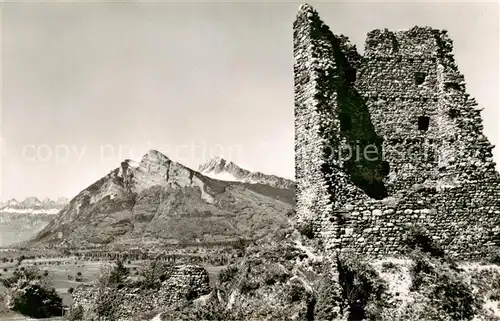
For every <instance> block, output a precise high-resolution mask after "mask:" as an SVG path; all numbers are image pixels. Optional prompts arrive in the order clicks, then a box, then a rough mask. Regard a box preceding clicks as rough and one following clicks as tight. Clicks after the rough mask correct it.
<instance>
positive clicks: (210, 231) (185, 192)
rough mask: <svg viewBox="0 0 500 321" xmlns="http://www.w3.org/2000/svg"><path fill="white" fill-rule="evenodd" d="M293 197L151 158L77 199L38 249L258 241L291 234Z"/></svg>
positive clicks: (41, 237)
mask: <svg viewBox="0 0 500 321" xmlns="http://www.w3.org/2000/svg"><path fill="white" fill-rule="evenodd" d="M247 185H249V186H247ZM293 193H294V192H293V191H292V190H286V189H279V188H274V187H269V186H268V187H266V188H264V187H260V188H258V186H253V184H245V183H240V182H223V181H219V180H214V179H211V178H208V177H206V176H204V175H202V174H200V173H199V172H196V171H194V170H191V169H189V168H187V167H185V166H183V165H182V164H179V163H176V162H173V161H171V160H170V159H169V158H167V157H166V156H165V155H163V154H161V153H159V152H158V151H154V150H153V151H149V152H148V153H147V154H146V155H144V157H143V158H142V159H141V161H140V162H138V163H136V162H133V161H131V160H125V161H124V162H122V163H121V165H120V167H119V168H116V169H115V170H113V171H111V172H110V173H109V174H108V175H106V176H105V177H103V178H101V179H100V180H98V181H97V182H95V183H94V184H92V185H91V186H89V187H88V188H86V189H85V190H83V191H82V192H81V193H79V194H78V195H77V196H76V197H75V198H73V199H72V200H71V202H70V203H69V205H68V206H67V207H66V208H64V209H63V210H62V211H61V212H60V213H59V215H58V216H57V217H55V218H54V220H53V221H51V223H50V224H49V225H48V226H47V227H46V228H45V229H44V230H43V231H41V232H40V233H39V234H38V236H37V237H36V239H35V240H34V242H33V244H42V243H43V244H47V243H49V244H54V245H61V246H77V247H80V246H84V245H86V244H87V245H88V244H109V243H120V244H132V245H137V244H143V243H146V242H148V243H150V242H162V243H183V242H212V241H221V240H231V239H238V238H255V237H260V236H262V235H265V234H267V233H270V232H271V231H273V230H276V229H279V228H282V227H284V226H288V220H287V218H286V214H287V212H289V211H291V210H292V208H293V201H292V200H293Z"/></svg>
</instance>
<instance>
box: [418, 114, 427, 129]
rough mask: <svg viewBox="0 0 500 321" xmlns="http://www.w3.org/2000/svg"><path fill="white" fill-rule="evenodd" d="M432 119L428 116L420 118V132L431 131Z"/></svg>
mask: <svg viewBox="0 0 500 321" xmlns="http://www.w3.org/2000/svg"><path fill="white" fill-rule="evenodd" d="M429 122H430V118H429V117H427V116H420V117H418V129H419V130H428V129H429Z"/></svg>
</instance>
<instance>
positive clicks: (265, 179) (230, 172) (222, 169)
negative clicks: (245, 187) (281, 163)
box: [198, 156, 295, 189]
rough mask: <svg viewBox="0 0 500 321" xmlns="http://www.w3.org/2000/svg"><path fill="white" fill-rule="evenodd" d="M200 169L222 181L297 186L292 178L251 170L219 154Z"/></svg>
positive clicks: (285, 186) (206, 174)
mask: <svg viewBox="0 0 500 321" xmlns="http://www.w3.org/2000/svg"><path fill="white" fill-rule="evenodd" d="M198 170H199V171H200V173H202V174H203V175H205V176H208V177H210V178H214V179H218V180H221V181H236V182H244V183H250V184H263V185H269V186H272V187H277V188H284V189H290V188H294V187H295V182H294V181H292V180H289V179H286V178H283V177H278V176H275V175H268V174H263V173H261V172H251V171H249V170H246V169H244V168H241V167H239V166H238V165H236V164H235V163H233V162H232V161H227V160H225V159H224V158H222V157H219V156H218V157H214V158H213V159H211V160H210V161H208V162H207V163H205V164H203V165H201V166H200V167H199V168H198Z"/></svg>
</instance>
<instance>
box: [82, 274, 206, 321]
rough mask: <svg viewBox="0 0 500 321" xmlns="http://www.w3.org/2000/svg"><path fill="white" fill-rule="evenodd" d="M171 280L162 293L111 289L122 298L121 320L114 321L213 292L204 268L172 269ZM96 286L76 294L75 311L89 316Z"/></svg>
mask: <svg viewBox="0 0 500 321" xmlns="http://www.w3.org/2000/svg"><path fill="white" fill-rule="evenodd" d="M172 268H173V271H172V274H171V276H170V277H169V278H168V279H166V280H165V281H164V282H163V283H162V285H161V287H160V288H159V289H141V288H128V287H124V288H121V289H118V290H117V289H110V291H113V292H116V293H114V295H117V296H119V297H120V298H121V303H120V306H119V307H118V309H117V311H118V315H117V319H115V320H112V321H120V320H124V321H125V320H130V319H131V318H132V317H133V316H136V315H138V314H141V313H145V312H150V311H155V310H158V309H163V308H165V307H168V306H173V305H175V304H178V303H181V302H184V301H186V300H187V299H188V296H192V298H195V297H199V296H201V295H205V294H208V293H209V292H210V291H211V288H210V284H209V277H208V273H207V271H206V270H205V269H204V268H203V267H199V266H194V265H181V266H174V267H172ZM95 301H96V289H95V288H94V286H80V287H77V288H76V289H75V291H74V292H73V308H75V307H77V306H82V307H83V308H84V311H85V315H89V313H90V310H89V309H90V308H91V307H93V306H95V305H96V303H95Z"/></svg>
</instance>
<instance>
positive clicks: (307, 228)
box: [297, 222, 315, 239]
mask: <svg viewBox="0 0 500 321" xmlns="http://www.w3.org/2000/svg"><path fill="white" fill-rule="evenodd" d="M297 230H298V231H299V232H300V234H302V235H304V236H305V237H307V238H308V239H313V238H314V234H315V233H314V225H313V224H312V222H304V223H302V224H300V225H299V226H298V227H297Z"/></svg>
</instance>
